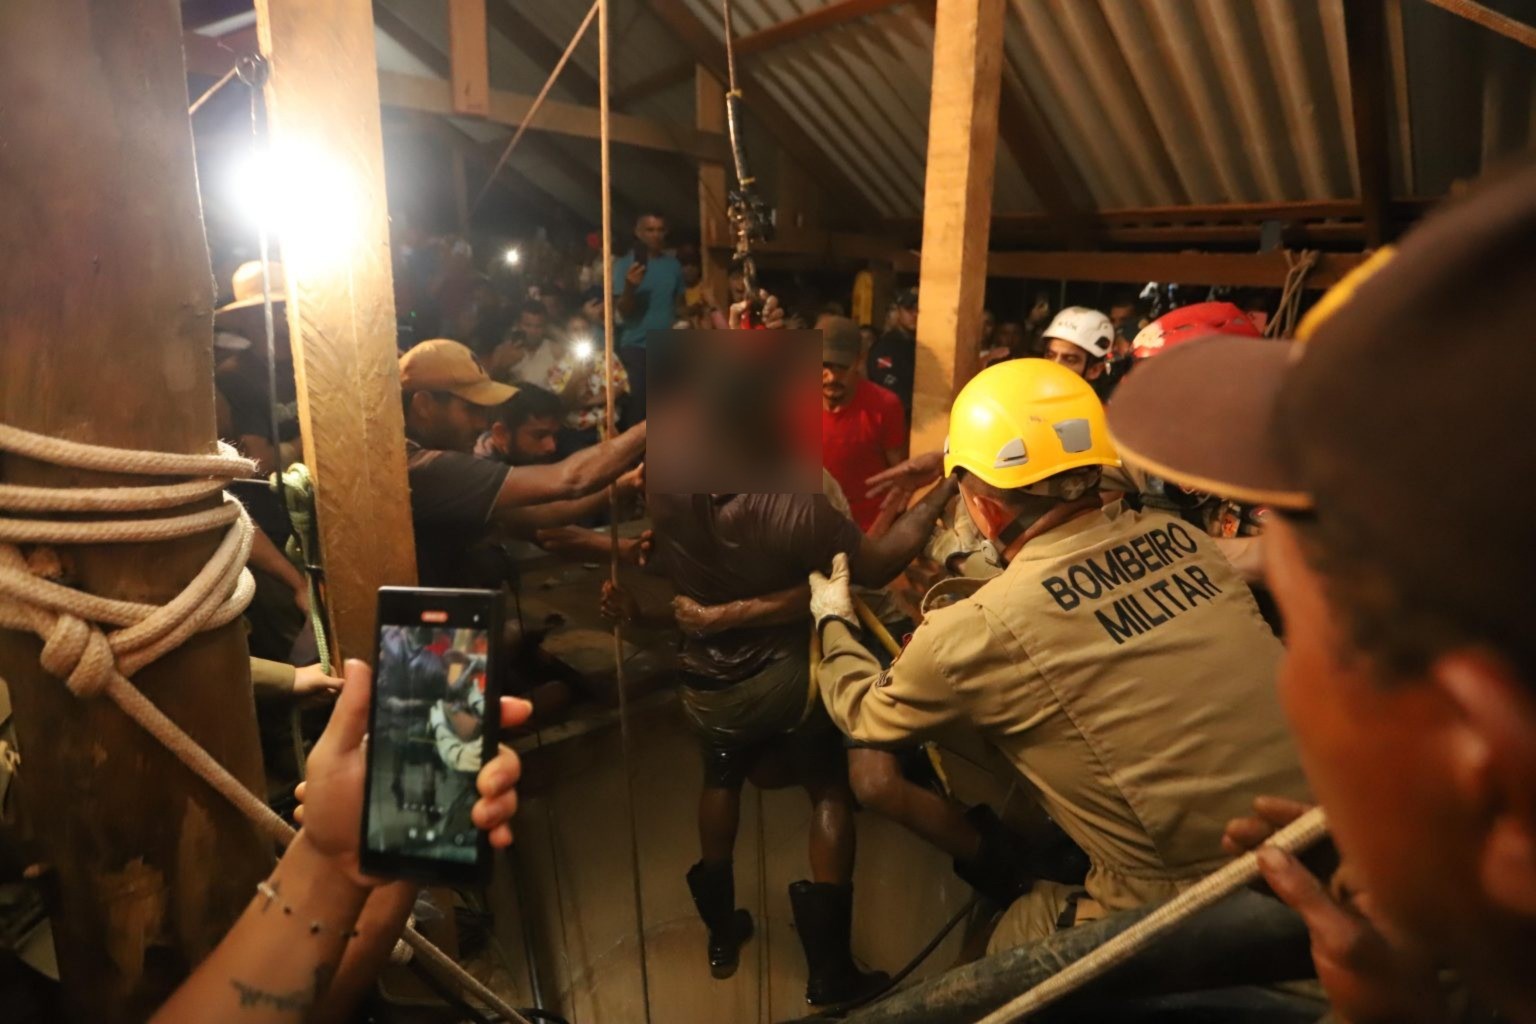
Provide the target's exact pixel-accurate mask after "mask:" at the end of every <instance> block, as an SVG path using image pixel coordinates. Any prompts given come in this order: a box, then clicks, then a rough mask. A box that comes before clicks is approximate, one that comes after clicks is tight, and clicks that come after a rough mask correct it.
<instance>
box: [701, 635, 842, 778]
mask: <svg viewBox="0 0 1536 1024" xmlns="http://www.w3.org/2000/svg"><path fill="white" fill-rule="evenodd" d="M810 677H811V672H810V656H809V652H807V651H797V652H796V653H794V654H791V655H789V656H788V657H784V658H780V659H779V660H778V661H775V662H772V663H771V664H769V665H768V666H767V667H766V668H764V669H763V670H762V671H761V672H758V673H757V674H756V675H753V676H748V677H747V678H746V679H743V680H741V681H740V682H738V683H734V684H732V685H730V686H727V687H723V688H721V687H719V685H718V684H717V683H714V682H713V681H711V680H707V679H702V678H700V677H698V676H693V675H691V674H690V673H686V672H685V673H683V676H682V686H681V687H680V690H679V692H680V694H681V696H682V704H683V713H684V714H685V715H686V716H687V717H688V722H689V724H690V725H692V726H693V729H694V731H695V733H697V734H698V737H699V745H700V753H701V754H702V755H703V760H704V785H705V786H706V787H725V788H737V787H739V786H741V784H742V783H743V782H745V781H746V778H747V775H748V774H749V773H750V772H751V771H752V767H753V765H754V764H756V763H757V760H758V758H760V757H761V756H762V755H763V754H765V753H769V752H776V751H783V752H785V753H787V754H789V755H790V756H791V757H792V758H794V759H795V760H797V761H801V762H802V763H803V762H804V761H805V759H815V758H817V757H826V756H829V755H830V756H836V755H837V751H838V746H837V736H838V733H837V730H836V729H834V728H833V727H832V721H831V719H829V718H828V717H827V713H826V710H825V709H824V708H823V707H822V706H821V701H820V700H819V699H817V700H815V701H814V702H813V701H812V699H811V692H810V682H811V678H810ZM690 683H693V684H694V685H690Z"/></svg>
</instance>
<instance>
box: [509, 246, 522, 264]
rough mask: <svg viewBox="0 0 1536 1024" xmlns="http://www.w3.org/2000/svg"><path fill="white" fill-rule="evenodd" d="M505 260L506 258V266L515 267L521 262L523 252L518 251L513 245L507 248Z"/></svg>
mask: <svg viewBox="0 0 1536 1024" xmlns="http://www.w3.org/2000/svg"><path fill="white" fill-rule="evenodd" d="M506 260H507V266H509V267H515V266H517V265H518V264H519V263H521V262H523V254H522V253H520V252H518V251H517V249H516V248H515V247H514V248H511V249H508V250H507V256H506Z"/></svg>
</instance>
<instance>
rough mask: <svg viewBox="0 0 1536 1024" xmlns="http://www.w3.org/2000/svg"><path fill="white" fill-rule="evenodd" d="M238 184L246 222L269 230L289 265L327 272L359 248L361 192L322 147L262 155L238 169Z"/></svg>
mask: <svg viewBox="0 0 1536 1024" xmlns="http://www.w3.org/2000/svg"><path fill="white" fill-rule="evenodd" d="M233 184H234V196H235V200H236V202H237V203H238V205H239V206H240V207H241V208H242V213H243V215H244V217H245V218H246V220H248V221H249V222H250V223H251V224H252V225H256V226H264V227H265V228H266V229H267V232H268V233H269V234H270V235H271V236H272V239H273V241H274V242H277V243H278V244H280V245H281V246H282V252H283V259H284V261H285V262H288V263H302V264H304V265H307V266H311V267H315V268H324V267H328V266H334V265H337V264H339V263H343V262H345V261H346V260H347V258H348V257H349V256H350V254H351V253H352V251H353V250H354V249H355V248H356V246H357V244H358V236H359V232H360V225H361V222H362V217H361V210H360V206H359V196H358V188H357V186H356V182H354V181H353V180H352V176H351V175H350V174H348V173H347V170H346V169H345V168H344V167H343V166H342V165H341V163H340V162H339V161H337V160H336V158H335V157H333V156H332V155H331V154H330V153H328V152H326V151H324V150H322V149H320V148H318V147H285V148H283V149H281V150H275V151H273V152H259V153H256V154H253V155H252V156H251V157H249V158H248V159H246V160H245V161H244V162H243V163H242V164H240V166H239V167H237V168H236V169H235V173H234V182H233Z"/></svg>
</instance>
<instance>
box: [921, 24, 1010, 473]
mask: <svg viewBox="0 0 1536 1024" xmlns="http://www.w3.org/2000/svg"><path fill="white" fill-rule="evenodd" d="M1003 11H1004V4H1003V0H939V4H938V17H937V22H936V24H935V26H934V34H933V99H932V101H931V103H930V106H929V114H928V177H927V182H926V183H925V185H924V187H923V209H924V212H925V216H924V217H923V250H922V251H923V261H922V267H921V269H920V271H919V279H918V294H919V296H920V298H919V302H918V316H917V375H916V381H915V385H914V388H913V395H912V450H913V451H937V450H938V449H939V448H940V446H941V445H942V444H943V440H944V436H945V434H946V433H947V432H948V429H949V407H950V404H951V403H952V402H953V400H954V396H955V391H956V390H957V389H958V388H960V387H961V386H962V385H963V384H964V383H965V382H966V381H967V380H969V379H970V378H971V377H972V376H973V375H974V374H975V372H976V370H977V368H978V367H977V360H978V356H979V352H978V349H977V345H976V343H977V341H978V340H979V339H980V338H981V321H982V308H983V306H984V304H985V300H986V290H987V279H986V275H985V273H983V272H982V268H983V266H984V265H985V264H984V262H983V261H984V260H985V259H986V254H987V242H988V231H989V229H990V226H991V221H992V180H993V175H994V173H995V172H996V169H997V108H998V93H999V89H1000V86H1001V84H1002V73H1003Z"/></svg>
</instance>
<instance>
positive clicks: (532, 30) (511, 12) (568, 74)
mask: <svg viewBox="0 0 1536 1024" xmlns="http://www.w3.org/2000/svg"><path fill="white" fill-rule="evenodd" d="M485 10H486V14H487V15H488V16H489V18H490V22H491V27H492V28H494V29H495V30H496V31H497V33H498V34H500V35H501V36H502V37H503V38H504V39H506V40H507V42H509V43H511V44H512V45H513V46H515V47H517V48H518V49H519V50H521V51H522V52H523V55H524V56H525V57H527V58H528V59H529V60H531V61H532V62H533V63H534V66H535V67H538V68H539V69H540V70H542V71H543V72H544V73H545V74H548V73H549V72H550V71H552V70H553V69H554V67H555V65H556V64H558V63H559V62H560V57H561V56H562V55H563V54H564V53H565V47H564V46H562V45H560V44H559V43H556V42H554V41H553V40H551V39H550V38H549V37H548V36H547V35H545V34H544V32H543V31H542V30H541V29H540V28H539V27H538V25H536V24H534V23H533V21H532V19H530V18H529V17H528V16H527V15H526V14H524V13H523V12H521V11H519V10H518V9H517V8H516V7H514V6H513V5H512V2H511V0H486V8H485ZM595 34H596V33H595V32H594V35H595ZM588 39H589V40H590V39H591V37H590V36H589V37H588ZM589 45H590V44H589ZM558 84H559V85H560V86H563V87H564V88H565V89H566V90H567V91H568V92H569V93H570V95H571V96H572V97H574V98H575V100H576V102H577V103H580V104H582V105H583V106H587V107H595V106H597V79H596V78H593V77H592V75H591V74H589V73H588V72H587V71H586V69H584V68H582V67H581V66H580V65H579V64H577V63H576V61H575V59H574V58H572V59H571V60H570V61H568V62H567V63H566V65H565V69H564V70H563V71H561V72H560V81H559V83H558Z"/></svg>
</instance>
